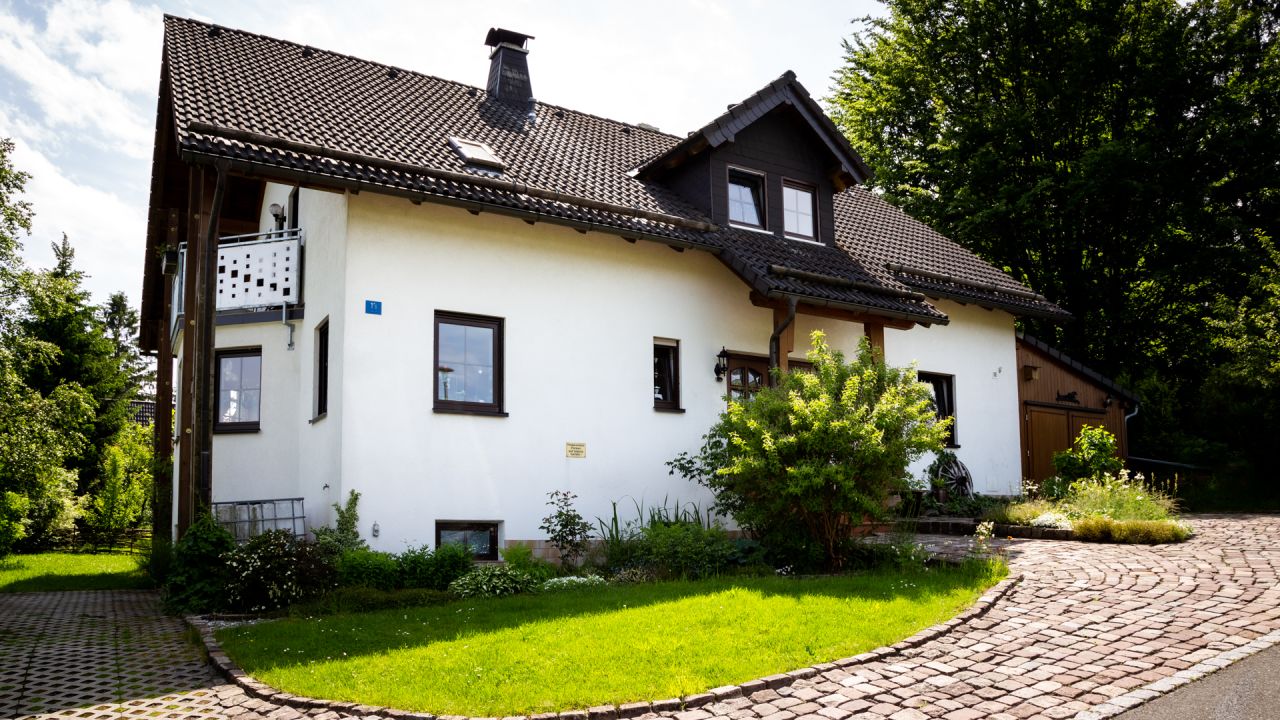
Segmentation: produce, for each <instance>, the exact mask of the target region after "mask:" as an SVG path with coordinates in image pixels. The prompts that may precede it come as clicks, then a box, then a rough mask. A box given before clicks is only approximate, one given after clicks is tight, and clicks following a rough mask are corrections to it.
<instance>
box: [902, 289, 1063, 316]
mask: <svg viewBox="0 0 1280 720" xmlns="http://www.w3.org/2000/svg"><path fill="white" fill-rule="evenodd" d="M907 285H908V286H911V287H915V288H916V289H917V290H919V291H920V292H921V293H923V294H924V295H926V296H928V297H932V298H939V299H942V300H954V301H956V302H959V303H967V304H969V305H977V306H978V307H983V308H987V309H989V310H1003V311H1004V312H1007V313H1009V314H1010V315H1013V316H1014V317H1037V318H1043V319H1045V320H1058V321H1064V320H1074V319H1075V318H1074V317H1073V316H1072V315H1071V314H1070V313H1068V314H1066V315H1062V314H1060V313H1055V312H1052V311H1050V310H1037V309H1036V308H1029V307H1023V306H1021V305H1016V304H1014V303H1006V302H1000V301H999V300H994V299H991V298H984V297H978V296H976V295H963V294H961V293H952V292H946V291H943V290H939V289H937V288H934V287H921V286H918V285H914V286H913V285H911V283H907Z"/></svg>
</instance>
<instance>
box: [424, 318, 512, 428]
mask: <svg viewBox="0 0 1280 720" xmlns="http://www.w3.org/2000/svg"><path fill="white" fill-rule="evenodd" d="M435 322H436V328H435V336H436V338H435V346H436V361H435V409H436V410H437V411H439V412H471V413H481V414H491V415H497V414H502V320H501V319H500V318H492V317H482V316H479V315H464V314H460V313H448V312H437V313H436V320H435Z"/></svg>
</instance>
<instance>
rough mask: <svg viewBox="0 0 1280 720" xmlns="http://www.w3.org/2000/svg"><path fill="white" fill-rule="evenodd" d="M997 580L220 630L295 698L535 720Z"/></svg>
mask: <svg viewBox="0 0 1280 720" xmlns="http://www.w3.org/2000/svg"><path fill="white" fill-rule="evenodd" d="M1004 572H1005V570H1004V568H1003V567H1000V568H999V569H991V568H986V569H977V568H968V569H958V568H950V567H944V568H935V569H931V570H927V571H918V572H909V573H900V572H876V573H869V574H862V575H856V576H845V577H835V578H820V579H805V580H795V579H788V578H750V579H748V578H742V579H722V580H711V581H703V582H680V583H660V584H651V585H629V586H610V587H608V588H593V589H582V590H576V591H566V592H560V593H551V594H545V595H532V596H515V597H508V598H501V599H488V600H470V601H457V602H453V603H450V604H447V605H438V606H434V607H423V608H413V609H409V610H388V611H381V612H375V613H366V614H350V615H336V616H330V617H325V618H291V619H285V620H278V621H274V622H269V623H262V624H258V625H252V626H242V627H236V628H229V629H226V630H223V631H221V632H219V633H218V638H219V640H220V641H221V642H222V645H223V647H225V648H226V650H227V651H228V652H229V653H230V654H231V656H232V657H233V658H234V659H235V660H236V662H238V663H239V664H240V665H241V666H242V667H244V669H245V670H246V671H248V672H249V673H250V674H252V675H253V676H254V677H257V678H258V679H260V680H262V681H264V682H266V683H269V684H271V685H273V686H275V687H277V688H280V689H282V690H284V691H286V692H291V693H295V694H299V695H306V696H311V697H323V698H329V699H335V700H345V701H353V702H360V703H366V704H370V705H384V706H390V707H395V708H402V709H407V710H418V711H429V712H433V713H437V714H464V715H473V716H496V717H501V716H505V715H524V714H531V713H537V712H550V711H555V710H566V709H570V708H585V707H589V706H592V705H600V704H606V703H623V702H634V701H638V700H656V699H662V698H669V697H676V696H680V695H688V694H691V693H696V692H701V691H704V690H707V689H709V688H713V687H717V686H720V685H726V684H734V683H739V682H743V681H746V680H750V679H752V678H757V677H762V676H765V675H770V674H773V673H777V672H784V671H788V670H794V669H796V668H800V667H804V666H807V665H812V664H814V663H818V662H825V661H829V660H834V659H837V658H841V657H847V656H850V655H855V654H857V653H860V652H864V651H867V650H870V649H873V648H876V647H879V646H882V645H889V644H892V643H894V642H897V641H898V640H901V639H903V638H905V637H907V636H909V635H912V634H914V633H915V632H917V631H919V630H921V629H922V628H925V627H928V626H930V625H933V624H935V623H938V622H941V621H943V620H946V619H948V618H950V617H952V616H954V615H955V614H956V613H957V612H959V611H960V610H961V609H963V608H965V607H967V606H968V605H970V604H971V603H972V602H973V601H974V600H975V599H977V597H978V595H980V594H981V593H982V592H983V591H984V590H985V589H986V588H988V587H990V586H991V585H992V584H994V583H995V582H996V581H997V580H999V578H1000V577H1002V576H1003V575H1004Z"/></svg>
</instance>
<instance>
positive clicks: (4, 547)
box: [0, 490, 31, 559]
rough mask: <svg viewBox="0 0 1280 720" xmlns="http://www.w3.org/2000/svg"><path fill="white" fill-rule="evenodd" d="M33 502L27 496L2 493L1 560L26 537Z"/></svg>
mask: <svg viewBox="0 0 1280 720" xmlns="http://www.w3.org/2000/svg"><path fill="white" fill-rule="evenodd" d="M30 507H31V502H30V501H29V500H27V496H26V495H20V494H18V493H16V492H11V491H8V490H5V491H4V492H0V559H4V558H5V557H6V556H7V555H8V554H9V553H10V551H12V549H13V546H14V544H15V543H16V542H18V541H19V540H21V539H22V537H23V536H24V535H26V532H27V528H26V523H27V509H28V508H30Z"/></svg>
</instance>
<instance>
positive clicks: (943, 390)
mask: <svg viewBox="0 0 1280 720" xmlns="http://www.w3.org/2000/svg"><path fill="white" fill-rule="evenodd" d="M919 380H920V382H922V383H924V384H926V385H928V386H929V387H930V388H931V389H932V390H933V407H934V410H935V411H936V412H937V413H938V418H939V419H942V418H951V429H949V430H948V431H947V447H960V446H959V444H957V442H956V437H957V436H956V376H955V375H943V374H941V373H931V372H922V373H920V374H919Z"/></svg>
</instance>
